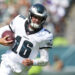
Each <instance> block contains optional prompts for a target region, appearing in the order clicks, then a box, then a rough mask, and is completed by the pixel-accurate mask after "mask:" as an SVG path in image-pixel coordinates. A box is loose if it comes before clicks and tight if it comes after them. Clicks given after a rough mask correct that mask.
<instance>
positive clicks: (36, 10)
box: [28, 4, 47, 29]
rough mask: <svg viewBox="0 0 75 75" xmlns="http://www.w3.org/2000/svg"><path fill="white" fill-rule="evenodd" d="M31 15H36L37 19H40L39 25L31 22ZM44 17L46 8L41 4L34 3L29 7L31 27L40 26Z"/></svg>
mask: <svg viewBox="0 0 75 75" xmlns="http://www.w3.org/2000/svg"><path fill="white" fill-rule="evenodd" d="M32 16H33V17H34V16H37V17H39V19H40V18H41V19H42V20H41V22H40V25H38V24H36V23H33V22H32ZM46 18H47V11H46V8H45V7H44V6H43V5H42V4H34V5H33V6H32V7H31V8H30V9H29V15H28V19H29V22H30V25H31V26H32V27H33V28H35V29H38V28H42V27H43V24H44V23H45V21H46Z"/></svg>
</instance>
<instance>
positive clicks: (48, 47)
mask: <svg viewBox="0 0 75 75" xmlns="http://www.w3.org/2000/svg"><path fill="white" fill-rule="evenodd" d="M45 48H52V47H40V48H39V49H45Z"/></svg>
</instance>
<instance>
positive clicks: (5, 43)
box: [0, 35, 13, 46]
mask: <svg viewBox="0 0 75 75" xmlns="http://www.w3.org/2000/svg"><path fill="white" fill-rule="evenodd" d="M8 37H9V35H7V36H5V37H3V38H0V44H2V45H5V46H10V45H11V44H12V43H13V40H10V41H7V40H6V39H7V38H8Z"/></svg>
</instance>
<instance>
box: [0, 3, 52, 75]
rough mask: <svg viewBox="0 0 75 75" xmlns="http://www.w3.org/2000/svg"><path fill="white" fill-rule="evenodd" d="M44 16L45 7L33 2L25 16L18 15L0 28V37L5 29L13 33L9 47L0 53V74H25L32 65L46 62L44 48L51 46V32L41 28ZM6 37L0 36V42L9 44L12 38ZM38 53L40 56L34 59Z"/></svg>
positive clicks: (46, 53)
mask: <svg viewBox="0 0 75 75" xmlns="http://www.w3.org/2000/svg"><path fill="white" fill-rule="evenodd" d="M46 18H47V11H46V9H45V7H44V6H43V5H42V4H34V5H33V6H32V7H31V8H30V9H29V14H28V17H27V18H25V17H24V16H22V15H18V16H17V17H16V18H14V19H13V21H12V22H11V23H10V25H7V26H4V27H2V28H0V37H1V35H2V33H3V32H4V31H5V30H11V31H12V32H14V35H15V42H14V43H13V44H12V46H11V49H10V50H8V51H7V52H6V53H5V54H3V55H2V58H1V59H2V62H1V67H0V75H15V74H18V75H25V74H26V73H27V72H26V71H28V69H29V68H30V67H31V66H32V65H42V66H44V65H46V64H47V63H48V57H49V56H48V52H47V50H46V49H48V48H51V47H52V40H53V34H52V33H51V32H49V31H48V30H46V29H44V28H43V25H44V23H45V21H46ZM7 37H8V35H7V36H5V37H4V38H0V44H2V45H5V46H10V44H11V43H12V42H13V40H11V41H6V38H7ZM38 53H40V58H39V59H36V57H37V55H38ZM26 75H27V74H26Z"/></svg>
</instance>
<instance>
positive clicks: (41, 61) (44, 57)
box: [33, 49, 49, 66]
mask: <svg viewBox="0 0 75 75" xmlns="http://www.w3.org/2000/svg"><path fill="white" fill-rule="evenodd" d="M48 60H49V56H48V51H47V50H46V49H41V50H40V58H38V59H34V60H33V65H40V66H45V65H46V64H47V63H48Z"/></svg>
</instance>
